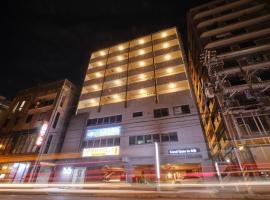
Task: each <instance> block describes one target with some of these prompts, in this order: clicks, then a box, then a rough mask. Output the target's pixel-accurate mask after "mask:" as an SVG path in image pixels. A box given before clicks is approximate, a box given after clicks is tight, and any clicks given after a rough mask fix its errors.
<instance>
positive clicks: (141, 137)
mask: <svg viewBox="0 0 270 200" xmlns="http://www.w3.org/2000/svg"><path fill="white" fill-rule="evenodd" d="M144 143H145V142H144V136H143V135H139V136H137V144H144Z"/></svg>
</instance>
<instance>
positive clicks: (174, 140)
mask: <svg viewBox="0 0 270 200" xmlns="http://www.w3.org/2000/svg"><path fill="white" fill-rule="evenodd" d="M169 137H170V142H177V141H178V137H177V133H176V132H173V133H169Z"/></svg>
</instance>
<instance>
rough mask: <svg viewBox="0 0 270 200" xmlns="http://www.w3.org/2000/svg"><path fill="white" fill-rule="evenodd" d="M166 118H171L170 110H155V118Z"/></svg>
mask: <svg viewBox="0 0 270 200" xmlns="http://www.w3.org/2000/svg"><path fill="white" fill-rule="evenodd" d="M166 116H169V109H168V108H160V109H155V110H154V117H155V118H159V117H166Z"/></svg>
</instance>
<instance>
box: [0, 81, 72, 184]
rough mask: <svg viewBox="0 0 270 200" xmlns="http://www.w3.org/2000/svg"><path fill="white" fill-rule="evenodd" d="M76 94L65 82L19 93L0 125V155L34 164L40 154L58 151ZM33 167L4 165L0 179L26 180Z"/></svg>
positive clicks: (27, 165) (12, 164) (16, 164)
mask: <svg viewBox="0 0 270 200" xmlns="http://www.w3.org/2000/svg"><path fill="white" fill-rule="evenodd" d="M76 92H77V90H76V88H75V86H74V85H73V84H72V83H71V82H70V81H68V80H63V81H57V82H52V83H48V84H43V85H39V86H37V87H34V88H30V89H26V90H22V91H20V92H18V94H17V95H16V97H15V98H14V99H13V101H12V103H11V105H10V108H9V109H8V111H7V113H6V115H5V120H4V121H3V122H2V124H1V125H0V127H1V128H0V145H1V148H0V154H1V155H4V156H5V155H8V156H9V157H12V156H18V155H22V156H25V155H29V156H30V155H34V156H35V157H34V158H35V159H36V161H37V160H38V159H39V156H40V155H41V154H48V153H55V152H59V151H60V148H61V144H62V141H63V137H64V131H65V127H66V125H67V121H68V119H69V117H70V115H71V111H72V107H74V105H73V104H74V100H75V99H76V98H75V97H76ZM32 164H33V163H31V162H19V163H4V164H2V167H1V168H2V169H4V171H2V172H1V173H2V174H4V175H2V179H3V178H6V179H9V180H10V181H11V182H21V181H25V180H24V178H25V176H26V174H27V173H28V174H29V171H30V170H31V165H32ZM35 170H36V171H37V169H35ZM42 178H43V179H45V178H46V177H42ZM47 178H48V177H47Z"/></svg>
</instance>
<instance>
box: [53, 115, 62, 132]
mask: <svg viewBox="0 0 270 200" xmlns="http://www.w3.org/2000/svg"><path fill="white" fill-rule="evenodd" d="M59 117H60V113H59V112H57V114H56V117H55V119H54V122H53V128H56V126H57V123H58V120H59Z"/></svg>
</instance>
